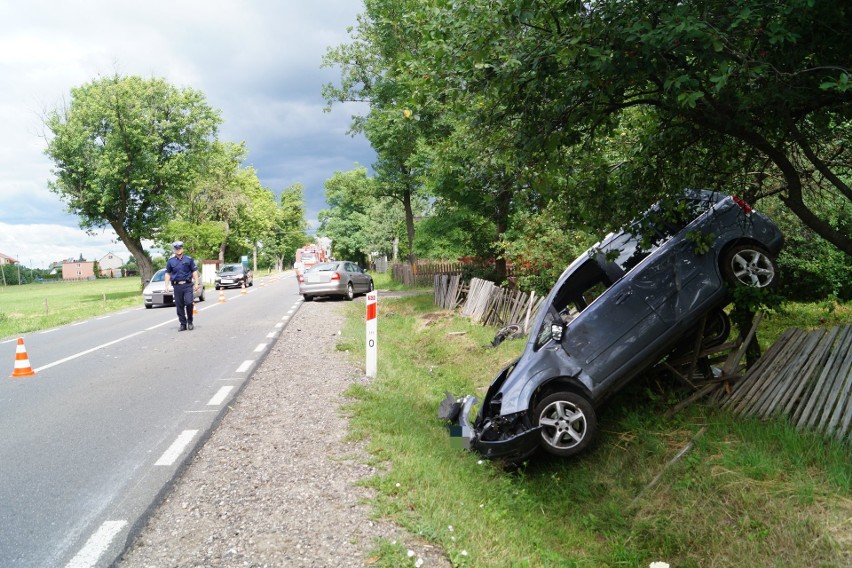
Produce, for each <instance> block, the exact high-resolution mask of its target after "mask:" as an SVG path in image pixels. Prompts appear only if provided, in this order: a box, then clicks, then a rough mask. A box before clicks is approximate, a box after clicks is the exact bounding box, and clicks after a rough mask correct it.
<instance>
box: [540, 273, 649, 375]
mask: <svg viewBox="0 0 852 568" xmlns="http://www.w3.org/2000/svg"><path fill="white" fill-rule="evenodd" d="M602 262H604V261H603V260H602V256H599V257H598V258H588V259H587V260H585V261H584V262H582V263H581V264H579V265H578V266H577V267H575V269H574V270H573V271H572V273H570V274H568V275H567V277H565V278H564V279H563V281H562V285H561V286H562V288H561V289H560V290H559V291H558V292H557V294H556V295H555V301H554V307H555V308H556V310H557V311H558V312H560V313H561V314H562V315H563V319H568V320H570V321H568V323H567V326H566V328H565V332H564V333H563V335H562V347H563V349H565V351H566V352H567V353H568V355H570V356H571V357H573V358H574V359H575V360H576V361H577V362H578V363H579V364H580V365H581V367H582V368H583V370H584V371H585V372H586V373H587V374H588V375H589V377H590V378H591V379H592V385H593V389H595V388H603V387H604V386H605V385H606V384H608V382H609V380H610V379H611V378H613V377H612V376H613V374H614V373H615V371H616V370H618V369H619V368H621V367H623V366H624V365H625V364H626V362H627V361H629V360H630V359H631V358H632V357H633V356H634V355H635V353H636V352H637V350H638V349H641V341H640V339H639V338H640V337H641V336H643V335H644V334H645V333H646V332H647V328H648V324H649V322H648V320H649V318H652V316H653V312H652V311H651V309H650V307H649V306H648V304H647V303H645V302H644V301H643V300H642V298H641V297H640V296H638V295H637V294H636V293H635V291H634V290H633V288H632V286H631V284H630V282H629V280H627V279H624V278H621V279H619V280H618V281H616V282H615V283H614V284H611V285H610V283H611V280H610V278H611V276H608V275H607V274H606V273H605V271H604V269H603V268H602V266H601V263H602Z"/></svg>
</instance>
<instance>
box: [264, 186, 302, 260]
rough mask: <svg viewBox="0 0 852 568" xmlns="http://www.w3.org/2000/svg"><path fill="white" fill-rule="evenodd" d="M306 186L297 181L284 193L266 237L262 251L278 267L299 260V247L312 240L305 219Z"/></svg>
mask: <svg viewBox="0 0 852 568" xmlns="http://www.w3.org/2000/svg"><path fill="white" fill-rule="evenodd" d="M304 191H305V189H304V186H303V185H302V184H301V183H294V184H291V185H289V186H287V187H286V188H284V191H282V192H281V196H280V197H279V198H278V206H277V208H276V210H275V222H274V223H273V225H272V230H271V232H270V234H269V235H268V236H267V237H266V239H264V241H263V247H262V248H261V253H262V255H263V256H264V258H266V259H267V261H268V262H269V264H270V265H272V266H274V267H275V269H276V270H283V269H284V266H285V265H286V264H292V263H293V262H295V260H296V249H298V248H299V247H301V246H302V245H303V244H305V243H306V242H308V240H309V238H308V235H307V232H306V231H307V228H308V222H307V220H306V219H305V198H304Z"/></svg>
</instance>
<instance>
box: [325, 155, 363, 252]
mask: <svg viewBox="0 0 852 568" xmlns="http://www.w3.org/2000/svg"><path fill="white" fill-rule="evenodd" d="M372 183H373V180H372V179H371V178H369V177H368V176H367V169H366V168H363V167H359V168H356V169H354V170H350V171H348V172H335V173H334V175H333V176H332V177H331V178H330V179H329V180H327V181H326V182H325V200H326V203H328V205H329V208H328V209H324V210H322V211H320V212H319V215H318V217H319V221H320V226H319V229H318V230H317V234H321V235H323V236H326V237H329V238H330V239H331V240H332V247H333V252H332V254H333V256H334V257H335V258H338V259H346V260H351V261H353V262H357V263H359V264H361V265H362V266H363V265H364V264H365V261H366V259H367V255H368V254H369V252H370V251H368V250H367V249H368V244H369V243H368V240H367V235H366V233H365V232H364V230H363V229H364V227H366V226H367V213H368V211H369V208H370V206H371V204H372V199H373V197H372V196H373V193H372V188H371V187H370V186H371V184H372Z"/></svg>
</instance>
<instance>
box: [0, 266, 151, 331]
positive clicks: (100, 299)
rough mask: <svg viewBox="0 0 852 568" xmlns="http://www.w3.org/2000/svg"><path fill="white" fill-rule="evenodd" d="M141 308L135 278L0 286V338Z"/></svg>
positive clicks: (138, 287)
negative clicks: (123, 310)
mask: <svg viewBox="0 0 852 568" xmlns="http://www.w3.org/2000/svg"><path fill="white" fill-rule="evenodd" d="M141 305H142V287H141V283H140V281H139V279H138V278H104V279H99V280H82V281H76V282H44V283H40V284H25V285H23V286H5V287H0V338H7V337H14V336H19V335H23V334H25V333H30V332H33V331H38V330H41V329H49V328H51V327H56V326H58V325H64V324H67V323H71V322H73V321H78V320H82V319H86V318H90V317H94V316H98V315H102V314H105V313H109V312H114V311H116V310H121V309H125V308H130V307H138V306H141Z"/></svg>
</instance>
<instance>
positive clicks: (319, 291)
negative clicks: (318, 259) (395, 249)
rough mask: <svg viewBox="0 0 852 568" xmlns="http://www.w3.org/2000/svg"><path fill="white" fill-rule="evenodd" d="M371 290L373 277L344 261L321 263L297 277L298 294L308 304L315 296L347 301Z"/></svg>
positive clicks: (353, 264) (355, 265)
mask: <svg viewBox="0 0 852 568" xmlns="http://www.w3.org/2000/svg"><path fill="white" fill-rule="evenodd" d="M372 290H373V277H372V276H370V275H369V274H368V273H367V271H366V270H364V269H363V268H361V267H360V266H358V265H357V264H355V263H354V262H349V261H345V260H340V261H332V262H323V263H320V264H315V265H313V266H311V267H310V268H307V269H306V270H305V271H304V272H303V273H302V274H300V275H299V293H300V294H301V295H302V296H303V297H304V298H305V301H306V302H310V301H311V300H313V299H314V298H315V297H317V296H339V297H342V298H345V299H347V300H351V299H352V298H354V297H355V294H366V293H367V292H370V291H372Z"/></svg>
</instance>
